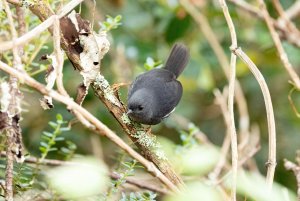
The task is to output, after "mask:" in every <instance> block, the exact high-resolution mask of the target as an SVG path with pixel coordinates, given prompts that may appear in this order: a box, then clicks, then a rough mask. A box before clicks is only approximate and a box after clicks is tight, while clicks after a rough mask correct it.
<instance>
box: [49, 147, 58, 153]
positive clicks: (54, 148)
mask: <svg viewBox="0 0 300 201" xmlns="http://www.w3.org/2000/svg"><path fill="white" fill-rule="evenodd" d="M50 151H57V148H56V147H52V148H51V149H49V152H50Z"/></svg>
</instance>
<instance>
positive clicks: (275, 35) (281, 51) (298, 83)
mask: <svg viewBox="0 0 300 201" xmlns="http://www.w3.org/2000/svg"><path fill="white" fill-rule="evenodd" d="M257 1H258V2H259V4H260V9H261V11H262V15H263V17H264V19H265V21H266V24H267V26H268V29H269V31H270V33H271V36H272V38H273V41H274V43H275V46H276V48H277V51H278V54H279V56H280V59H281V62H282V63H283V65H284V67H285V69H286V71H287V72H288V74H289V76H290V77H291V79H292V82H293V84H294V85H295V86H296V88H297V89H298V90H300V79H299V76H298V75H297V73H296V72H295V70H294V69H293V66H292V64H291V63H290V61H289V59H288V56H287V54H286V52H285V51H284V48H283V46H282V43H281V40H280V37H279V35H278V33H277V32H276V31H275V28H274V24H273V23H272V19H271V17H270V15H269V12H268V11H267V8H266V4H265V2H264V0H257Z"/></svg>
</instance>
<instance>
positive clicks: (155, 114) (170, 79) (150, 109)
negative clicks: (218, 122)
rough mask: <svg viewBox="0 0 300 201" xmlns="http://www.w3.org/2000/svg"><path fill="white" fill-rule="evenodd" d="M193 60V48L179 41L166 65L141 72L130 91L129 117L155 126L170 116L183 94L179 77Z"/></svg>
mask: <svg viewBox="0 0 300 201" xmlns="http://www.w3.org/2000/svg"><path fill="white" fill-rule="evenodd" d="M188 61H189V51H188V49H187V48H186V47H185V46H184V45H183V44H175V45H174V46H173V48H172V50H171V53H170V56H169V58H168V60H167V62H166V65H165V67H164V68H161V69H153V70H150V71H148V72H145V73H143V74H141V75H139V76H138V77H137V78H136V79H135V80H134V82H133V83H132V85H131V87H130V89H129V92H128V99H127V100H128V112H127V114H128V116H129V118H130V119H132V120H133V121H136V122H138V123H142V124H147V125H155V124H158V123H160V122H161V121H162V120H163V119H164V118H166V117H168V116H169V115H170V113H171V112H173V110H174V109H175V107H176V105H177V104H178V103H179V101H180V99H181V96H182V85H181V83H180V82H179V81H178V80H177V78H178V76H179V75H180V74H181V73H182V71H183V70H184V68H185V67H186V65H187V63H188Z"/></svg>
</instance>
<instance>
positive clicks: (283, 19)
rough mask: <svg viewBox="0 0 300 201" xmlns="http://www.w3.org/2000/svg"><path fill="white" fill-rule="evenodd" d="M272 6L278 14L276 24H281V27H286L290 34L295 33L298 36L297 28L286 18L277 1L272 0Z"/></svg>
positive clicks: (299, 33)
mask: <svg viewBox="0 0 300 201" xmlns="http://www.w3.org/2000/svg"><path fill="white" fill-rule="evenodd" d="M272 2H273V5H274V7H275V9H276V10H277V12H278V14H279V16H280V17H279V18H278V19H277V22H278V23H279V24H280V23H283V24H284V25H283V26H286V28H287V29H288V30H289V31H291V32H295V33H297V34H298V35H300V32H299V30H298V29H297V27H296V26H295V25H294V24H293V23H292V22H291V21H290V19H289V18H288V17H287V16H286V13H285V11H284V10H283V8H282V6H281V3H280V1H279V0H272Z"/></svg>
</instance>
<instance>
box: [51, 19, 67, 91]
mask: <svg viewBox="0 0 300 201" xmlns="http://www.w3.org/2000/svg"><path fill="white" fill-rule="evenodd" d="M53 47H54V54H55V58H56V63H57V66H56V67H55V69H56V85H57V91H58V92H59V93H61V94H62V95H64V96H69V95H68V93H67V91H66V90H65V87H64V84H63V73H62V71H63V65H64V53H63V51H62V50H61V48H60V25H59V18H58V17H57V16H56V17H55V20H54V23H53Z"/></svg>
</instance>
